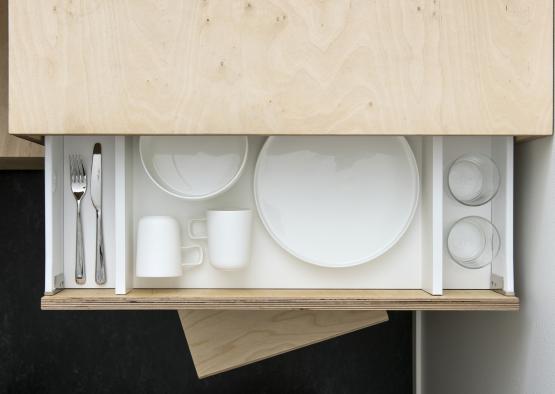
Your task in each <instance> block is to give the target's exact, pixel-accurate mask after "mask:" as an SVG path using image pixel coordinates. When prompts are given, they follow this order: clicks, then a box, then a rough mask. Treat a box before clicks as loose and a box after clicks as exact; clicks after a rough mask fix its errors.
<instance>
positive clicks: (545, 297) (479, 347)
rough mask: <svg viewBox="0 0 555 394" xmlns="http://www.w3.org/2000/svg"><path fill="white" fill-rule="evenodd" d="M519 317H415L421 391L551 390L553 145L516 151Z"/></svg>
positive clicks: (554, 383) (554, 366)
mask: <svg viewBox="0 0 555 394" xmlns="http://www.w3.org/2000/svg"><path fill="white" fill-rule="evenodd" d="M515 155H516V157H515V161H516V163H515V166H516V168H515V170H516V174H515V176H516V179H515V182H516V185H515V280H516V282H515V285H516V292H517V295H518V296H519V297H520V300H521V310H520V312H514V313H513V312H476V313H460V312H459V313H456V312H435V313H434V312H426V313H423V315H422V333H423V335H422V348H423V350H422V354H421V359H422V369H423V373H422V386H421V387H422V393H425V394H436V393H438V394H439V393H441V394H443V393H451V394H456V393H464V394H467V393H488V394H501V393H503V394H510V393H515V394H516V393H518V394H522V393H554V392H555V144H554V143H553V138H551V137H549V138H541V139H537V140H534V141H531V142H527V143H523V144H520V145H517V147H516V149H515Z"/></svg>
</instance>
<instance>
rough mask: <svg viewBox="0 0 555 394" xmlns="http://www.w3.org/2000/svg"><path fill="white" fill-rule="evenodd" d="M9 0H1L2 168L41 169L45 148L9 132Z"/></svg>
mask: <svg viewBox="0 0 555 394" xmlns="http://www.w3.org/2000/svg"><path fill="white" fill-rule="evenodd" d="M8 75H9V72H8V0H0V170H11V169H22V170H26V169H39V168H42V167H43V166H44V160H43V156H44V148H43V147H42V146H41V145H38V144H36V143H33V142H30V141H26V140H24V139H21V138H18V137H14V136H12V135H10V134H9V133H8Z"/></svg>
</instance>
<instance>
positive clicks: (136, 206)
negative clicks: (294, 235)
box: [42, 136, 519, 310]
mask: <svg viewBox="0 0 555 394" xmlns="http://www.w3.org/2000/svg"><path fill="white" fill-rule="evenodd" d="M214 138H218V137H214ZM411 138H412V139H409V140H410V142H411V146H412V148H413V150H415V151H416V152H417V153H418V154H417V156H418V157H419V159H418V161H419V163H420V171H421V176H422V178H421V188H422V198H421V200H422V201H421V204H420V205H421V207H420V209H421V211H420V214H419V215H420V216H421V217H420V219H419V220H420V221H419V222H417V223H415V224H414V225H415V226H416V227H417V229H416V230H415V231H419V232H417V233H415V239H416V240H418V243H417V244H415V245H414V247H413V249H410V247H412V246H410V245H412V244H409V252H410V254H408V255H407V256H404V257H403V261H395V260H394V259H391V260H390V261H388V262H387V265H392V266H393V267H397V268H396V271H395V269H394V270H393V271H391V272H390V273H388V274H387V275H383V274H382V277H381V278H380V277H379V274H378V271H372V265H371V263H370V264H365V265H364V266H365V267H364V269H368V271H356V270H353V269H342V270H336V271H333V275H334V276H335V281H336V282H337V283H339V284H338V285H335V286H334V285H330V283H331V282H329V281H328V282H326V277H325V275H327V274H323V272H324V271H325V270H326V269H322V268H320V267H315V268H314V270H313V271H306V272H311V273H312V274H314V275H315V278H312V277H311V278H310V280H311V281H309V280H307V281H306V283H307V284H308V285H307V286H306V288H303V289H299V288H294V287H295V286H292V285H288V284H284V283H286V282H279V278H273V280H275V282H268V281H267V280H266V281H265V282H263V283H262V282H260V283H262V284H261V285H259V284H258V282H257V283H255V285H252V284H251V285H245V284H244V283H243V284H242V282H241V281H233V278H231V279H229V278H227V279H226V278H224V277H223V276H225V275H229V274H225V273H223V274H222V273H219V274H218V275H219V277H218V278H217V277H216V276H208V277H207V278H208V280H209V281H208V282H206V278H204V279H203V276H202V275H200V274H188V273H187V272H186V273H185V275H184V276H187V275H189V276H190V278H191V280H187V281H184V280H182V279H171V280H169V279H168V280H166V279H163V280H159V279H146V280H145V279H144V278H143V279H141V280H138V278H136V277H135V275H134V261H133V260H134V258H133V250H134V239H133V238H134V233H135V230H136V229H135V224H136V222H137V220H138V218H139V217H140V216H141V215H145V214H159V211H160V209H163V214H172V215H174V216H177V215H185V213H186V212H189V211H187V209H188V207H187V205H186V204H187V203H184V202H183V201H181V200H176V199H175V198H173V197H171V196H166V195H165V194H164V193H162V192H160V191H159V190H156V188H155V186H154V185H153V184H152V183H151V182H150V181H149V180H148V179H147V178H146V176H145V175H144V174H143V170H142V168H141V166H140V163H139V162H138V159H137V155H138V137H131V136H128V137H124V136H65V137H62V136H58V137H54V136H47V137H46V139H45V143H46V159H45V184H46V187H45V211H46V220H45V221H46V269H45V294H46V295H45V296H44V297H43V300H42V307H43V309H338V310H339V309H344V310H349V309H362V310H364V309H366V310H372V309H377V310H428V309H430V310H516V309H518V307H519V302H518V299H517V298H516V297H514V295H513V293H514V289H513V278H512V274H513V268H512V152H513V151H512V149H513V141H512V138H511V137H411ZM249 141H250V144H251V145H252V146H253V147H254V148H256V147H257V146H258V147H259V146H261V144H262V143H263V137H254V136H253V137H249ZM95 142H101V143H102V145H103V172H104V177H103V182H104V191H103V193H104V194H103V196H104V198H103V200H104V203H103V210H104V212H105V213H104V215H103V217H104V220H105V222H104V231H105V246H106V256H107V259H106V260H107V273H108V282H107V283H106V284H105V285H102V286H99V285H96V284H95V283H94V281H93V280H88V281H87V284H86V285H84V286H83V285H77V284H76V283H75V282H74V280H73V264H74V260H73V254H74V245H75V239H74V237H75V235H74V232H75V231H74V222H75V216H74V215H75V214H74V212H73V211H74V201H73V196H72V195H71V193H70V191H69V184H68V179H67V178H68V176H67V162H66V161H67V157H68V155H69V153H81V154H82V155H83V156H84V158H87V157H88V156H90V154H91V152H92V146H93V144H94V143H95ZM257 144H258V145H257ZM461 149H462V150H463V151H464V150H465V149H467V150H468V149H478V150H480V149H482V150H486V152H487V153H489V154H490V155H492V157H493V158H494V159H495V160H496V162H497V163H498V165H499V166H500V169H501V172H502V174H503V175H504V178H503V180H502V185H503V186H502V188H503V189H502V190H501V191H500V193H498V195H497V196H496V197H495V199H494V200H493V201H492V202H491V203H488V204H489V205H487V206H485V207H484V208H483V209H484V210H485V211H484V212H482V213H481V214H482V215H489V216H487V218H488V219H490V220H492V221H493V222H494V223H496V225H497V226H498V227H499V229H500V232H501V234H502V239H503V240H504V244H503V245H502V249H501V251H502V252H501V253H499V255H498V257H497V258H496V260H495V261H494V263H493V264H491V266H490V267H487V268H486V269H485V270H481V271H480V270H470V271H472V272H465V271H460V270H457V269H456V268H454V267H451V266H450V263H449V262H448V259H447V258H446V257H445V250H444V243H445V240H444V233H445V231H444V229H443V226H444V221H443V217H444V215H445V216H448V215H451V216H453V215H455V216H456V215H466V213H465V212H464V211H461V212H459V211H456V210H455V211H453V209H452V208H450V207H449V204H448V203H445V200H446V193H445V192H444V190H443V179H444V171H445V169H446V165H447V164H448V163H447V162H448V161H451V160H453V159H454V158H455V157H456V156H457V155H458V154H459V153H460V152H461ZM251 156H252V157H251V158H250V160H251V161H252V163H251V164H250V165H251V166H254V159H255V157H256V150H255V151H254V153H252V151H251ZM246 171H248V170H246ZM247 174H248V172H246V174H243V178H249V176H248V175H247ZM241 187H242V186H240V184H238V185H236V187H235V188H234V189H240V188H241ZM243 187H245V188H247V189H248V188H249V184H248V183H246V185H245V186H243ZM228 193H230V192H228ZM236 197H237V198H239V197H241V194H237V196H236ZM177 201H179V204H178V203H177ZM156 207H160V208H156ZM453 212H454V213H453ZM189 213H190V212H189ZM417 216H418V215H417ZM83 220H84V228H85V231H87V230H88V229H89V228H94V215H93V211H92V206H88V205H87V203H86V202H85V204H84V206H83ZM449 220H454V219H453V218H451V219H449ZM276 248H277V246H276ZM85 250H86V252H87V255H86V256H87V259H86V260H87V268H88V270H87V277H88V278H94V263H93V262H94V236H89V237H87V234H86V233H85ZM415 252H417V253H415ZM257 253H259V254H256V253H254V254H253V262H252V264H251V265H256V266H257V267H258V266H260V267H264V264H267V262H266V261H265V260H264V259H268V260H271V259H272V258H274V259H275V256H276V252H275V251H274V250H273V249H272V248H270V247H266V249H264V250H262V252H257ZM411 254H412V255H411ZM392 255H393V256H403V255H402V254H399V253H397V254H392ZM417 255H418V256H417ZM277 256H279V255H277ZM283 258H284V259H285V258H286V257H283ZM287 258H289V259H291V257H287ZM274 262H275V263H277V264H279V260H274ZM283 263H284V264H285V263H286V261H285V260H283ZM295 264H296V262H295V261H293V262H292V265H295ZM298 264H299V267H300V266H302V265H303V264H304V263H301V262H298ZM395 264H397V265H395ZM382 266H383V264H382ZM303 267H304V266H303ZM407 267H408V268H407ZM411 267H412V271H414V273H413V274H412V275H413V277H409V276H408V275H409V273H407V272H408V271H411V269H410V268H411ZM207 269H210V268H209V267H208V268H207ZM415 269H416V270H415ZM349 270H351V271H349ZM206 272H208V271H206ZM301 272H302V271H301ZM327 272H330V271H329V270H327ZM349 272H350V273H349ZM361 272H365V273H366V274H368V275H371V274H374V275H377V278H378V279H377V280H376V281H374V282H360V281H359V282H352V283H351V279H350V278H355V277H354V276H352V277H349V275H359V276H360V275H361ZM209 274H210V272H209ZM216 274H217V273H214V272H212V275H216ZM297 274H298V272H292V273H290V274H289V277H291V276H292V275H297ZM195 275H196V276H195ZM222 275H223V276H222ZM317 275H321V277H322V278H323V279H322V282H317V281H315V280H316V279H318V278H316V276H317ZM235 276H237V275H235ZM230 277H232V276H230ZM253 278H255V279H256V278H257V277H256V275H254V276H253ZM216 279H217V280H216ZM203 280H205V281H204V282H203ZM352 280H353V281H354V279H352ZM357 280H359V279H357ZM342 281H343V282H342ZM255 282H256V281H255ZM353 283H354V284H353ZM396 284H400V285H399V287H400V288H396ZM257 286H258V288H257ZM208 287H211V288H208ZM297 287H298V286H297ZM303 287H304V286H303Z"/></svg>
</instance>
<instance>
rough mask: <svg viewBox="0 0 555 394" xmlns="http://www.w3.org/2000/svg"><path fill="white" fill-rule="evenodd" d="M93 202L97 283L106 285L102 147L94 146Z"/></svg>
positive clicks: (92, 172) (92, 170)
mask: <svg viewBox="0 0 555 394" xmlns="http://www.w3.org/2000/svg"><path fill="white" fill-rule="evenodd" d="M91 200H92V203H93V206H94V208H95V210H96V264H95V275H94V278H95V281H96V283H97V284H99V285H103V284H104V283H106V262H105V256H104V236H103V231H102V146H101V145H100V144H99V143H96V144H94V149H93V157H92V169H91Z"/></svg>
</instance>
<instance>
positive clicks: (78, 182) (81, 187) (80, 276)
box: [69, 155, 87, 285]
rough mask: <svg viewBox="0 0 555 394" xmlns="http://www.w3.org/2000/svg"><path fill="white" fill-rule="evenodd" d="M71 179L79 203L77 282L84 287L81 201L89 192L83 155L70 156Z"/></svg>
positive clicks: (72, 188) (76, 258)
mask: <svg viewBox="0 0 555 394" xmlns="http://www.w3.org/2000/svg"><path fill="white" fill-rule="evenodd" d="M69 177H70V178H69V179H70V183H71V192H72V193H73V196H74V197H75V201H76V203H77V219H76V222H77V230H76V234H77V235H76V245H75V282H76V283H78V284H80V285H82V284H84V283H85V282H86V280H87V278H86V274H85V253H84V245H83V223H82V222H81V200H82V199H83V196H84V195H85V193H86V191H87V173H86V172H85V166H84V165H83V159H82V158H81V155H70V156H69Z"/></svg>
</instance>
